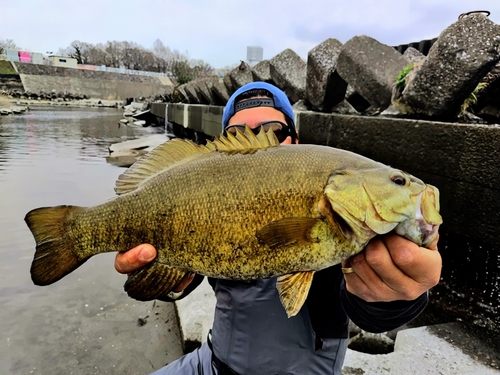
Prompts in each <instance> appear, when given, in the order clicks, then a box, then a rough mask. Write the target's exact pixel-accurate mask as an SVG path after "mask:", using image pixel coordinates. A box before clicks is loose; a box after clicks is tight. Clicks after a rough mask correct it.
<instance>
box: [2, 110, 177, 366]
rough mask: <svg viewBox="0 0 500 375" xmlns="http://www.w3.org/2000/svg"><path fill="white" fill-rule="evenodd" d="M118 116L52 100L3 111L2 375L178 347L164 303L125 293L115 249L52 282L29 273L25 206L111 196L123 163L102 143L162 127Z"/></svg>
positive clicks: (125, 361) (147, 361)
mask: <svg viewBox="0 0 500 375" xmlns="http://www.w3.org/2000/svg"><path fill="white" fill-rule="evenodd" d="M120 118H122V111H120V110H116V109H104V108H78V109H76V108H75V109H69V108H52V107H39V108H32V109H31V110H30V111H29V112H27V113H25V114H23V115H11V116H2V117H0V259H1V261H0V306H1V307H0V324H1V326H0V327H1V335H0V336H1V341H0V353H1V354H0V373H1V374H94V373H95V374H105V373H106V374H112V373H117V374H118V373H120V374H124V373H127V374H133V373H138V374H144V373H148V372H151V371H152V370H153V369H155V368H158V367H160V366H162V365H164V364H165V363H166V362H168V361H170V360H172V359H175V358H176V357H178V356H179V355H180V348H178V332H174V331H175V330H176V324H175V317H174V314H173V309H172V307H171V305H169V304H164V305H163V306H161V305H160V306H159V305H158V304H154V303H153V302H150V303H140V302H136V301H134V300H132V299H130V298H129V297H128V296H127V295H126V294H125V292H124V291H123V283H124V281H125V277H124V276H123V275H119V274H118V273H117V272H116V271H115V270H114V267H113V261H114V254H103V255H99V256H97V257H94V258H92V259H91V260H89V261H88V262H87V263H85V265H84V266H83V267H81V268H79V269H77V270H76V271H75V272H73V273H71V274H70V275H68V276H67V277H65V278H64V279H63V280H61V281H59V282H57V283H55V284H53V285H50V286H46V287H38V286H34V285H33V283H32V281H31V278H30V265H31V261H32V259H33V255H34V249H35V242H34V240H33V237H32V235H31V233H30V231H29V229H28V227H27V226H26V224H25V223H24V216H25V215H26V213H27V212H28V211H30V210H31V209H34V208H37V207H42V206H54V205H61V204H71V205H80V206H89V205H96V204H99V203H101V202H103V201H105V200H107V199H109V198H112V197H113V196H114V190H113V188H114V183H115V181H116V179H117V178H118V176H119V175H120V174H121V173H123V172H124V170H125V169H124V168H119V167H116V166H113V165H111V164H108V163H107V162H106V156H107V155H108V154H109V153H108V147H109V145H111V144H112V143H117V142H121V141H124V140H128V139H136V138H139V137H141V136H146V135H151V134H155V133H163V132H164V129H163V128H132V127H127V126H123V125H121V126H120V125H119V123H118V120H119V119H120ZM152 310H154V311H152ZM139 318H145V319H146V321H148V324H147V325H145V326H144V325H138V324H137V320H138V319H139ZM160 320H161V322H160ZM165 322H167V324H164V323H165ZM157 323H162V324H161V325H160V327H158V326H159V324H157ZM167 331H171V332H167Z"/></svg>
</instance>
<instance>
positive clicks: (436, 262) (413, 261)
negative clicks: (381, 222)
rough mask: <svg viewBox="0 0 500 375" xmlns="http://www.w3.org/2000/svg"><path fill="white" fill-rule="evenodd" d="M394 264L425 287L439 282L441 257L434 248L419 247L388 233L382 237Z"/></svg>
mask: <svg viewBox="0 0 500 375" xmlns="http://www.w3.org/2000/svg"><path fill="white" fill-rule="evenodd" d="M383 240H384V243H385V244H386V246H387V248H388V250H389V253H390V255H391V258H392V260H393V262H394V264H395V265H396V266H397V267H398V268H399V269H400V270H401V271H402V272H404V273H405V274H406V275H407V276H408V277H410V278H411V279H413V280H415V281H416V282H418V283H419V284H422V285H423V286H425V287H426V288H427V289H428V288H430V287H432V286H435V285H436V284H437V283H438V282H439V277H440V275H441V266H442V259H441V255H440V254H439V252H438V251H437V242H435V244H434V248H435V249H436V250H432V249H431V250H430V251H429V249H427V248H423V247H419V246H418V245H416V244H414V243H413V242H411V241H409V240H407V239H405V238H402V237H400V236H397V235H394V234H390V235H386V236H384V237H383Z"/></svg>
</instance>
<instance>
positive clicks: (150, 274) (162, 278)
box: [124, 261, 187, 301]
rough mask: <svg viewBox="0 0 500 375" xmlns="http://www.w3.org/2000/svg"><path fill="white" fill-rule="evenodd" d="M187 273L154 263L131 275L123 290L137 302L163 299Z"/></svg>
mask: <svg viewBox="0 0 500 375" xmlns="http://www.w3.org/2000/svg"><path fill="white" fill-rule="evenodd" d="M186 275H187V272H185V271H180V270H177V269H175V268H171V267H168V266H166V265H164V264H161V263H160V262H157V261H154V262H152V263H149V264H147V265H146V266H144V267H142V268H141V269H139V270H137V271H135V272H134V273H132V274H131V275H130V276H129V277H128V279H127V281H126V282H125V285H124V288H125V291H126V292H127V294H128V295H129V297H131V298H134V299H136V300H139V301H151V300H154V299H159V300H162V299H165V298H166V297H167V294H168V293H169V292H171V291H172V289H173V288H175V286H176V285H177V284H179V283H180V282H181V280H182V279H183V278H184V277H185V276H186Z"/></svg>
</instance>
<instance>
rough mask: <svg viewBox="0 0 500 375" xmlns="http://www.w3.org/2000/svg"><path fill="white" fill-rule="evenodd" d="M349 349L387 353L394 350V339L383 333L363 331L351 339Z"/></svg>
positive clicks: (370, 352)
mask: <svg viewBox="0 0 500 375" xmlns="http://www.w3.org/2000/svg"><path fill="white" fill-rule="evenodd" d="M349 349H352V350H356V351H358V352H362V353H369V354H387V353H391V352H392V351H394V341H393V340H391V339H390V338H389V337H387V336H386V335H385V334H382V333H370V332H366V331H361V332H360V333H358V334H357V335H356V336H354V337H353V338H351V339H350V340H349Z"/></svg>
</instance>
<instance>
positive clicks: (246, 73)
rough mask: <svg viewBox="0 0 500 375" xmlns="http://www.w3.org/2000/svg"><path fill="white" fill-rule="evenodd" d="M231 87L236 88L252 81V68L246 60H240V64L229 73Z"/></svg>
mask: <svg viewBox="0 0 500 375" xmlns="http://www.w3.org/2000/svg"><path fill="white" fill-rule="evenodd" d="M229 79H230V80H231V85H232V87H233V88H234V89H235V90H237V89H239V88H240V87H241V86H244V85H246V84H247V83H250V82H253V77H252V68H251V67H250V65H248V64H247V63H246V62H244V61H242V62H241V63H240V65H238V66H237V67H236V68H234V69H233V70H231V72H230V73H229Z"/></svg>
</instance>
